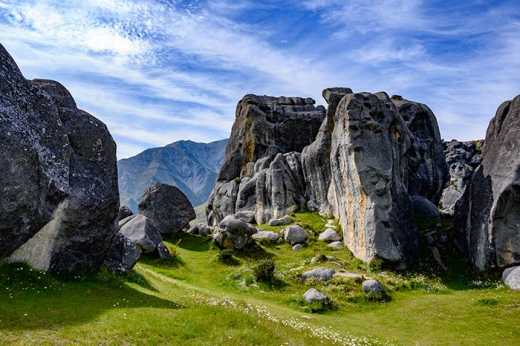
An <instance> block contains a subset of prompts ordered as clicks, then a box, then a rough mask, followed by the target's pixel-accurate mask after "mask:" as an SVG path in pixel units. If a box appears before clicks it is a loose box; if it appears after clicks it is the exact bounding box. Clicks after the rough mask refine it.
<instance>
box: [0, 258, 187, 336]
mask: <svg viewBox="0 0 520 346" xmlns="http://www.w3.org/2000/svg"><path fill="white" fill-rule="evenodd" d="M129 282H131V283H135V284H137V285H139V286H141V287H144V288H147V289H149V288H151V287H152V286H151V284H150V283H149V282H148V281H147V280H146V278H144V277H143V276H142V275H140V274H138V273H131V274H128V276H123V277H118V276H114V275H112V274H110V273H106V272H102V273H100V274H98V275H91V276H88V277H82V278H76V279H75V280H72V279H62V278H58V277H55V276H53V275H50V274H45V273H41V272H38V271H34V270H31V269H30V268H28V267H26V266H22V265H19V264H9V265H2V266H0V301H1V302H2V304H0V321H2V323H0V330H32V329H42V328H45V329H49V328H59V327H62V326H71V325H78V324H83V323H86V322H89V321H92V320H94V319H96V318H98V316H99V315H101V314H103V313H104V312H106V311H110V310H118V309H134V308H156V309H179V308H182V306H181V305H179V304H176V303H175V302H172V301H169V300H165V299H161V298H158V297H156V296H153V295H149V294H146V293H143V292H141V291H139V290H136V289H134V288H131V287H129V286H128V284H127V283H129Z"/></svg>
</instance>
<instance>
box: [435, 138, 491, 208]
mask: <svg viewBox="0 0 520 346" xmlns="http://www.w3.org/2000/svg"><path fill="white" fill-rule="evenodd" d="M481 146H482V142H481V141H473V142H459V141H457V140H452V141H449V142H446V143H444V155H445V157H446V163H447V165H448V168H449V174H450V180H449V182H448V186H446V188H445V189H444V191H443V192H442V198H441V200H440V202H439V207H440V209H441V211H442V212H443V213H445V214H448V215H453V214H454V212H455V205H456V204H457V202H458V201H459V200H460V198H461V197H462V195H463V194H464V191H466V186H467V185H468V184H469V182H470V180H471V177H472V176H473V172H474V171H475V169H476V168H477V167H478V165H480V162H481V161H482V157H481V155H480V150H479V149H480V147H481Z"/></svg>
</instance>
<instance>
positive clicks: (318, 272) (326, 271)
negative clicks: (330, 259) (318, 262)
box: [302, 268, 336, 281]
mask: <svg viewBox="0 0 520 346" xmlns="http://www.w3.org/2000/svg"><path fill="white" fill-rule="evenodd" d="M335 273H336V271H335V270H334V269H330V268H315V269H312V270H309V271H306V272H304V273H303V274H302V279H303V280H308V279H314V280H318V281H329V280H331V279H332V278H333V277H334V274H335Z"/></svg>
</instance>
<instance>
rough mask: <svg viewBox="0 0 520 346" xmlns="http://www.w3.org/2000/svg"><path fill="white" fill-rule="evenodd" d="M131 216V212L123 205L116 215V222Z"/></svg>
mask: <svg viewBox="0 0 520 346" xmlns="http://www.w3.org/2000/svg"><path fill="white" fill-rule="evenodd" d="M132 215H134V213H133V212H132V210H131V209H130V208H128V207H127V206H126V205H123V206H121V207H120V208H119V213H118V214H117V220H123V219H126V218H127V217H129V216H132Z"/></svg>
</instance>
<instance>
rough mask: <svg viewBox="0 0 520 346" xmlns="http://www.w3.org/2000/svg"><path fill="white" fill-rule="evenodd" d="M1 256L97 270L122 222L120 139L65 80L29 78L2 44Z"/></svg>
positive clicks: (61, 268)
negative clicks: (80, 102) (82, 103)
mask: <svg viewBox="0 0 520 346" xmlns="http://www.w3.org/2000/svg"><path fill="white" fill-rule="evenodd" d="M0 133H1V135H0V166H1V167H2V169H3V174H2V175H1V176H0V186H1V187H2V197H1V199H0V243H1V244H2V245H1V246H0V259H5V258H9V260H10V261H23V262H26V263H28V264H30V265H32V266H33V267H35V268H37V269H40V270H47V271H51V272H55V273H63V274H72V273H83V272H92V271H96V270H97V269H98V268H99V267H100V266H101V265H102V263H103V261H104V257H105V255H106V253H107V251H108V250H109V248H110V245H111V241H112V239H113V238H114V236H115V234H116V231H117V228H116V219H117V214H118V208H119V194H118V189H117V167H116V145H115V142H114V141H113V139H112V137H111V135H110V133H109V132H108V130H107V128H106V126H105V125H104V124H103V123H102V122H101V121H99V120H98V119H96V118H95V117H93V116H92V115H90V114H88V113H87V112H84V111H82V110H80V109H78V108H77V107H76V103H75V102H74V99H73V98H72V96H71V95H70V93H69V92H68V91H67V89H65V87H63V86H62V85H61V84H59V83H58V82H55V81H50V80H32V81H29V80H26V79H25V78H24V77H23V75H22V74H21V72H20V70H19V69H18V67H17V66H16V63H15V62H14V60H13V59H12V58H11V56H10V55H9V54H8V53H7V51H6V50H5V49H4V48H3V47H2V46H1V45H0Z"/></svg>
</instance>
